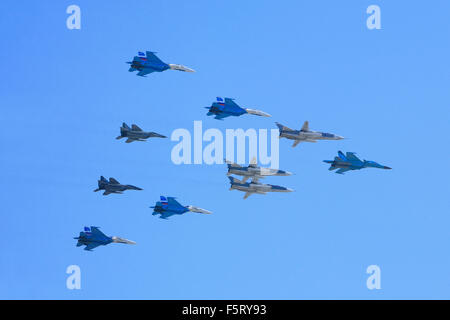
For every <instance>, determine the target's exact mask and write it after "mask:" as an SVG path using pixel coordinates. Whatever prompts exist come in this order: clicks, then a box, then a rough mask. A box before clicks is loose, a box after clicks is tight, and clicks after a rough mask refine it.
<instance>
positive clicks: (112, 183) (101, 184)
mask: <svg viewBox="0 0 450 320" xmlns="http://www.w3.org/2000/svg"><path fill="white" fill-rule="evenodd" d="M100 190H105V192H103V195H104V196H107V195H108V194H111V193H120V194H121V193H123V191H125V190H142V189H141V188H138V187H135V186H132V185H130V184H120V183H119V181H117V180H116V179H114V178H109V181H108V180H106V179H105V177H104V176H101V177H100V180H98V188H97V189H95V190H94V192H97V191H100Z"/></svg>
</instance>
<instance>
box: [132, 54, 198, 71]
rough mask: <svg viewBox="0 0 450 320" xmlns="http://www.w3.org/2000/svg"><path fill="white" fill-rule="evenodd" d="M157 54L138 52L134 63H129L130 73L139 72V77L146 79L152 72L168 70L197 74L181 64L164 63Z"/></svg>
mask: <svg viewBox="0 0 450 320" xmlns="http://www.w3.org/2000/svg"><path fill="white" fill-rule="evenodd" d="M155 53H156V52H151V51H146V53H143V52H138V55H137V56H135V57H134V58H133V61H131V62H127V63H128V64H130V65H131V66H130V69H128V71H129V72H133V71H136V70H137V71H139V72H138V73H137V75H138V76H141V77H145V76H146V75H147V74H149V73H152V72H162V71H166V70H168V69H171V70H178V71H185V72H195V70H192V69H190V68H188V67H185V66H182V65H181V64H172V63H169V64H167V63H165V62H162V61H161V60H160V59H159V58H158V57H157V56H156V55H155Z"/></svg>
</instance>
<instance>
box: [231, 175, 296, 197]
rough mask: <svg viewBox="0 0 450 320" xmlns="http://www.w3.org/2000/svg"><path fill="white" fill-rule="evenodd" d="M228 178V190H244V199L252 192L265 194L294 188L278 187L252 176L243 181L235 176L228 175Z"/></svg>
mask: <svg viewBox="0 0 450 320" xmlns="http://www.w3.org/2000/svg"><path fill="white" fill-rule="evenodd" d="M228 179H230V184H231V186H230V190H233V189H235V190H239V191H243V192H245V195H244V199H247V198H248V197H249V196H251V195H252V194H254V193H256V194H267V192H292V191H294V190H292V189H289V188H286V187H280V186H276V185H273V184H263V183H260V182H258V178H252V180H251V181H250V182H243V181H241V180H239V179H236V178H235V177H228Z"/></svg>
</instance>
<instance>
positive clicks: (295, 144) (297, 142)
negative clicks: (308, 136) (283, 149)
mask: <svg viewBox="0 0 450 320" xmlns="http://www.w3.org/2000/svg"><path fill="white" fill-rule="evenodd" d="M300 142H302V140H295V142H294V144H293V145H292V148H295V147H296V146H297V145H298V144H299V143H300Z"/></svg>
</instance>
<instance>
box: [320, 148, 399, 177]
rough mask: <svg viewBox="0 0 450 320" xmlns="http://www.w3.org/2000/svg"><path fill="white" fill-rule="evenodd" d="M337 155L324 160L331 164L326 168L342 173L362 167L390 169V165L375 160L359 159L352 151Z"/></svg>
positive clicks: (340, 152)
mask: <svg viewBox="0 0 450 320" xmlns="http://www.w3.org/2000/svg"><path fill="white" fill-rule="evenodd" d="M338 155H339V156H338V157H335V158H334V160H324V161H323V162H325V163H330V164H331V166H330V168H329V169H328V170H336V169H339V170H337V171H336V173H339V174H343V173H344V172H346V171H349V170H360V169H363V168H379V169H392V168H390V167H386V166H382V165H381V164H379V163H376V162H375V161H367V160H363V161H361V160H360V159H359V158H358V157H357V156H356V155H355V153H354V152H347V153H346V154H345V155H344V153H343V152H342V151H339V152H338Z"/></svg>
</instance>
